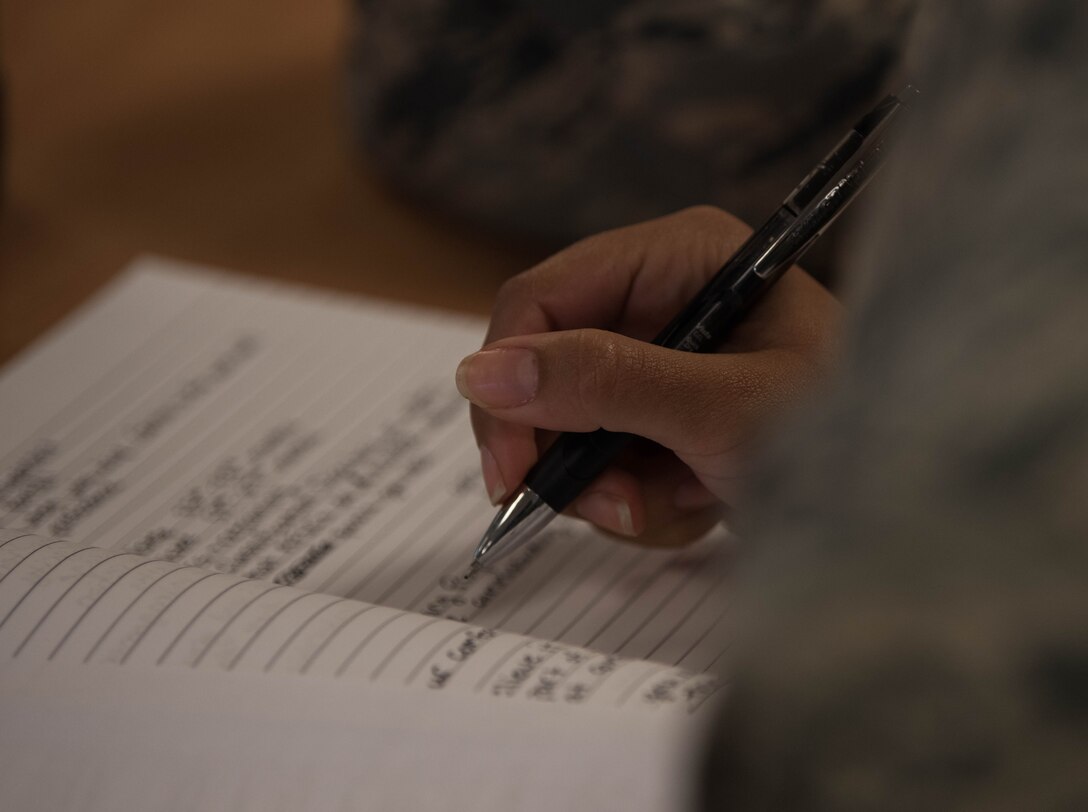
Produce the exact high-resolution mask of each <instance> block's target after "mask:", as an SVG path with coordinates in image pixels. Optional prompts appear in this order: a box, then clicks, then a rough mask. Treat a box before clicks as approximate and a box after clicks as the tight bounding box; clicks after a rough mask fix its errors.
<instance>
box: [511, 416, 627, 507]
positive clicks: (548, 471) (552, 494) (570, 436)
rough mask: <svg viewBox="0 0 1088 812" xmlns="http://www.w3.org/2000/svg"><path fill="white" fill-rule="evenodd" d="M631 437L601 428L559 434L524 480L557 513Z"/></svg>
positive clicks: (572, 499) (603, 467) (598, 472)
mask: <svg viewBox="0 0 1088 812" xmlns="http://www.w3.org/2000/svg"><path fill="white" fill-rule="evenodd" d="M630 441H631V435H630V434H624V433H621V432H614V431H605V430H604V429H597V430H596V431H591V432H582V433H573V432H568V433H567V434H562V435H560V436H559V439H557V440H556V441H555V442H554V443H553V444H552V445H551V447H550V448H549V449H548V450H547V451H545V452H544V454H543V455H542V456H541V458H540V459H539V460H538V461H537V463H536V465H534V466H533V468H532V470H531V471H529V473H528V475H527V476H526V477H525V484H526V485H527V486H528V487H530V488H532V489H533V491H534V492H536V493H537V494H538V495H539V496H540V498H541V499H543V500H544V501H545V502H547V504H548V507H550V508H551V509H552V510H554V511H556V512H557V513H558V512H560V511H562V510H563V509H564V508H565V507H567V505H569V504H570V503H571V502H573V501H574V498H575V497H576V496H578V494H579V493H581V492H582V490H584V489H585V487H586V485H588V484H589V483H590V482H592V481H593V480H594V479H596V478H597V475H598V474H600V473H601V472H602V471H603V470H604V469H605V468H607V467H608V464H609V463H610V462H612V460H613V459H614V458H615V456H616V454H618V453H619V452H620V451H621V450H622V449H623V448H624V446H626V445H627V444H628V443H629V442H630Z"/></svg>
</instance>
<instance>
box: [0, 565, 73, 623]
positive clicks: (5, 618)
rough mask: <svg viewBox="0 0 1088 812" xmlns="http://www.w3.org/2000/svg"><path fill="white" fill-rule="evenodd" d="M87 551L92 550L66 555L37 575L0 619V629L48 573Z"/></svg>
mask: <svg viewBox="0 0 1088 812" xmlns="http://www.w3.org/2000/svg"><path fill="white" fill-rule="evenodd" d="M45 546H46V547H47V546H49V545H45ZM38 549H39V550H44V549H45V547H39V548H38ZM88 549H93V548H89V547H88V548H83V549H79V550H75V551H73V552H70V553H68V555H66V556H64V557H62V558H61V559H60V560H59V561H57V562H56V563H55V564H53V566H51V567H50V568H49V569H47V570H46V571H45V572H43V573H42V574H41V575H39V576H38V578H37V580H36V581H34V583H33V584H32V585H31V587H30V589H28V590H27V591H26V592H24V593H23V594H22V595H21V596H20V597H19V600H17V601H15V605H14V606H12V607H11V608H10V609H8V613H7V614H6V615H4V617H3V618H2V619H0V629H3V628H4V624H5V623H7V622H8V620H9V619H10V618H11V616H12V615H14V614H15V612H16V610H18V608H19V607H20V606H22V605H23V601H25V600H26V599H27V597H29V595H30V593H31V592H33V591H34V590H35V589H37V588H38V586H39V585H40V584H41V583H42V581H44V580H45V579H46V578H48V577H49V575H50V573H52V572H53V570H55V569H56V568H57V567H59V566H60V565H61V564H63V563H64V562H65V561H67V560H68V559H69V558H72V557H73V556H77V555H79V554H80V553H84V552H87V550H88ZM23 560H24V561H25V560H26V559H23ZM19 563H20V564H21V563H22V561H20V562H19ZM2 580H3V579H0V581H2Z"/></svg>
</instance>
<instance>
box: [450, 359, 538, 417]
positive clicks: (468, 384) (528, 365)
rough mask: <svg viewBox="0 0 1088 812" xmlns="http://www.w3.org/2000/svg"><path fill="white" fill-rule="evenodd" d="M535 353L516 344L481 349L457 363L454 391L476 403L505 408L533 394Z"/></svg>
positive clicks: (532, 396)
mask: <svg viewBox="0 0 1088 812" xmlns="http://www.w3.org/2000/svg"><path fill="white" fill-rule="evenodd" d="M538 380H539V371H538V368H537V359H536V353H535V352H533V351H532V350H526V349H522V348H518V347H511V348H509V349H499V350H481V351H480V352H477V353H473V354H472V355H470V356H468V357H467V358H465V359H464V360H463V361H461V363H460V365H459V366H458V367H457V391H459V392H460V393H461V395H462V396H464V397H465V398H467V399H468V400H471V401H472V402H473V403H475V404H477V405H478V406H484V407H489V408H494V409H508V408H511V407H513V406H522V405H524V404H526V403H528V402H529V401H531V400H532V399H533V398H535V397H536V389H537V383H538Z"/></svg>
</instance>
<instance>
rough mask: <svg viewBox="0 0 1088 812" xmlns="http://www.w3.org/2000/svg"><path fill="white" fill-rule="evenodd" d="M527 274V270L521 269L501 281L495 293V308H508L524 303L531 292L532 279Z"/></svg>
mask: <svg viewBox="0 0 1088 812" xmlns="http://www.w3.org/2000/svg"><path fill="white" fill-rule="evenodd" d="M529 275H530V272H529V271H523V272H522V273H519V274H517V275H516V276H511V277H510V278H509V279H507V280H506V281H505V282H503V283H502V285H501V286H500V287H499V291H498V293H497V294H496V295H495V302H496V305H495V309H496V310H510V309H513V308H516V307H519V306H521V305H523V304H524V303H525V301H526V300H527V299H528V298H529V297H530V295H531V292H532V280H531V279H529Z"/></svg>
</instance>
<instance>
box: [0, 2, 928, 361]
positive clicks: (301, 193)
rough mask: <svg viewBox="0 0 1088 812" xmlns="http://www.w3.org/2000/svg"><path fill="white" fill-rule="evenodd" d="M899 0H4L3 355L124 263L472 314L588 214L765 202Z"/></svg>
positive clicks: (872, 83)
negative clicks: (150, 257) (203, 269)
mask: <svg viewBox="0 0 1088 812" xmlns="http://www.w3.org/2000/svg"><path fill="white" fill-rule="evenodd" d="M912 8H913V3H912V2H911V1H910V0H888V1H887V2H869V1H868V0H808V1H807V2H802V1H801V0H791V1H790V2H781V3H774V4H767V3H761V2H756V1H755V0H672V1H671V2H667V1H666V0H579V1H578V2H574V1H573V0H355V2H354V3H352V2H351V0H260V2H258V0H187V2H184V3H178V2H167V1H166V0H80V1H79V2H76V1H75V0H49V2H44V3H43V2H33V0H20V1H19V2H14V0H7V2H4V3H3V5H2V6H0V67H2V71H3V81H4V89H5V97H4V129H3V182H4V194H3V208H2V213H0V361H4V360H7V359H9V358H10V357H11V356H12V355H13V354H14V353H15V352H17V351H18V350H19V349H20V348H22V347H23V346H25V345H26V344H27V343H28V342H29V341H31V340H32V339H33V338H35V337H36V336H37V335H39V334H40V333H41V332H42V331H44V330H45V329H47V328H48V327H49V326H50V325H52V324H53V323H55V322H56V321H58V320H59V319H60V318H62V317H63V316H64V315H65V314H67V313H68V312H69V311H70V310H71V309H72V308H73V307H74V306H75V305H77V304H78V303H79V302H81V301H83V300H84V299H85V298H86V297H87V296H89V295H90V294H91V293H93V292H94V291H95V290H96V289H97V288H99V287H100V286H101V285H102V284H103V283H104V282H105V281H107V280H108V279H109V278H110V277H111V276H113V275H114V274H115V273H116V272H117V271H118V270H119V269H120V268H121V267H122V266H123V265H124V264H125V263H126V262H127V261H129V260H130V259H131V258H132V257H134V256H136V255H137V254H140V253H143V252H154V253H159V254H165V255H170V256H176V257H180V258H183V259H189V260H194V261H197V262H204V263H208V264H212V265H217V266H222V267H224V268H229V269H234V270H238V271H242V272H246V273H253V274H261V275H266V276H271V277H276V278H280V279H289V280H295V281H301V282H305V283H308V284H314V285H322V286H326V287H331V288H336V289H340V290H345V291H354V292H359V293H364V294H371V295H376V296H383V297H389V298H393V299H398V300H408V301H413V302H418V303H421V304H428V305H436V306H441V307H447V308H453V309H457V310H464V311H469V312H477V313H486V312H487V310H488V308H489V305H490V302H491V299H492V297H493V295H494V292H495V290H496V289H497V287H498V286H499V285H500V284H501V282H502V281H503V280H504V279H505V278H506V277H508V276H510V275H511V274H513V273H516V272H517V271H519V270H522V269H523V268H525V267H527V266H529V265H530V264H532V263H533V262H534V261H536V260H538V259H540V258H542V257H543V256H545V255H546V254H547V253H549V252H550V251H552V250H554V249H555V248H557V247H559V246H560V245H562V244H564V243H566V242H568V241H570V240H573V239H576V238H577V237H579V236H583V235H585V234H588V233H591V232H594V231H597V230H600V229H602V228H607V227H611V226H614V225H618V224H622V223H626V222H632V221H635V220H639V219H644V218H646V217H650V216H654V215H656V214H661V213H664V212H667V211H671V210H674V209H677V208H681V207H683V206H686V205H692V204H696V203H714V204H717V205H721V206H723V207H725V208H727V209H729V210H731V211H734V212H735V213H737V214H739V215H740V216H742V217H744V218H745V219H748V220H749V221H751V220H753V219H757V218H760V217H762V216H765V214H766V213H767V212H768V211H769V210H770V209H771V208H773V206H775V205H776V204H777V202H778V200H779V199H780V198H781V197H782V196H783V194H784V193H785V192H787V191H788V190H789V188H790V187H791V186H792V185H793V184H794V183H795V182H796V181H797V180H799V178H800V177H801V175H802V174H804V172H805V171H806V170H807V169H808V168H810V166H811V165H812V163H813V162H814V161H815V160H816V159H817V158H818V157H819V156H820V155H821V154H823V153H824V152H826V151H827V149H828V148H829V147H830V146H832V145H833V143H834V142H835V141H836V140H837V139H838V137H839V136H840V135H841V134H842V132H843V131H844V129H845V127H846V126H848V124H849V122H850V121H851V120H852V118H853V117H854V116H856V115H857V113H858V112H859V111H860V110H862V108H864V107H865V106H866V105H868V104H870V103H871V102H872V100H873V98H874V97H875V96H878V95H880V94H881V93H883V92H884V91H885V90H887V88H888V87H889V83H890V82H891V81H892V79H893V76H894V72H895V66H896V60H897V58H898V48H899V42H900V41H901V39H902V37H903V36H904V34H905V29H906V26H907V23H908V21H909V19H910V15H911V12H912ZM829 256H830V255H829V253H828V252H827V251H826V250H825V253H824V255H823V257H821V258H818V259H817V260H815V264H816V266H817V267H819V268H823V269H826V268H828V267H830V266H831V264H832V263H831V261H830V260H829Z"/></svg>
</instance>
